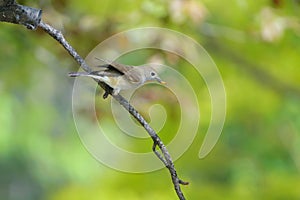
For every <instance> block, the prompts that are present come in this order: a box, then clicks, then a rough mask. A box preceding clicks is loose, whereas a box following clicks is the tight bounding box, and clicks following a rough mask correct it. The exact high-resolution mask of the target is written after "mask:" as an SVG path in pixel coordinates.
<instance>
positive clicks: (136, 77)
mask: <svg viewBox="0 0 300 200" xmlns="http://www.w3.org/2000/svg"><path fill="white" fill-rule="evenodd" d="M125 77H126V78H127V79H128V80H129V81H130V82H132V83H140V82H142V77H141V74H140V71H139V70H138V69H137V68H135V67H132V68H131V69H130V70H128V71H127V72H126V73H125Z"/></svg>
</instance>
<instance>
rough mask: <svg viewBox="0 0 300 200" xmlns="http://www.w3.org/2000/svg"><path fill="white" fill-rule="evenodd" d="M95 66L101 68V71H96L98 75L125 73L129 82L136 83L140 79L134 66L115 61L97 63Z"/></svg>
mask: <svg viewBox="0 0 300 200" xmlns="http://www.w3.org/2000/svg"><path fill="white" fill-rule="evenodd" d="M101 60H102V59H101ZM97 67H100V68H102V71H97V74H98V75H102V76H110V77H111V76H122V75H125V77H126V78H127V79H128V80H129V81H130V82H133V83H138V82H140V81H141V78H140V74H139V73H138V71H136V70H135V68H134V67H133V66H130V65H123V64H120V63H117V62H111V61H109V64H104V65H99V66H97Z"/></svg>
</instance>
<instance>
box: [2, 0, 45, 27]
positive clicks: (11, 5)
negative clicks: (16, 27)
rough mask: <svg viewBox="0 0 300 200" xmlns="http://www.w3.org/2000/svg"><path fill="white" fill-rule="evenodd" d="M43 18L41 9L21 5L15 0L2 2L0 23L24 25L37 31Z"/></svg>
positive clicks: (3, 0)
mask: <svg viewBox="0 0 300 200" xmlns="http://www.w3.org/2000/svg"><path fill="white" fill-rule="evenodd" d="M41 16H42V10H41V9H36V8H31V7H27V6H23V5H19V4H17V3H16V2H15V1H14V0H0V21H3V22H9V23H13V24H22V25H24V26H26V27H27V28H28V29H36V28H37V25H38V24H39V23H40V21H41Z"/></svg>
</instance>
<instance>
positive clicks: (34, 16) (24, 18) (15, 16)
mask: <svg viewBox="0 0 300 200" xmlns="http://www.w3.org/2000/svg"><path fill="white" fill-rule="evenodd" d="M41 13H42V11H41V10H40V9H35V8H30V7H26V6H22V5H19V4H17V3H16V2H15V1H14V0H0V21H4V22H9V23H14V24H22V25H25V26H26V27H27V28H28V29H36V28H37V27H40V28H42V29H43V30H44V31H45V32H46V33H48V34H49V35H50V36H51V37H53V38H54V39H55V40H56V41H58V42H59V43H60V44H61V45H62V46H63V47H64V48H65V49H66V50H67V52H68V53H69V54H70V55H71V56H72V57H73V58H74V59H75V60H76V62H77V63H78V64H79V65H80V67H81V68H83V70H85V71H87V72H91V71H92V70H91V68H90V67H89V66H88V65H87V64H86V63H85V61H84V59H83V58H81V56H80V55H79V54H78V53H77V52H76V51H75V49H74V48H73V47H72V46H71V45H70V44H69V43H68V42H67V41H66V39H65V38H64V36H63V34H62V33H61V32H60V31H58V30H56V29H54V28H53V27H51V26H50V25H48V24H46V23H44V22H42V21H41ZM98 84H99V85H100V86H101V87H102V88H103V89H104V91H105V93H104V95H103V98H106V97H108V95H111V96H112V97H113V98H114V99H115V100H116V101H118V102H119V103H120V104H121V105H122V106H123V107H124V108H125V109H126V110H127V111H128V112H129V113H130V114H131V115H132V116H134V117H135V118H136V119H137V120H138V121H139V123H140V124H141V125H142V126H143V127H144V128H145V130H146V131H147V132H148V133H149V135H150V136H151V138H152V140H153V142H154V144H153V146H152V150H153V152H154V153H155V155H156V156H157V157H158V158H159V159H160V160H161V161H162V162H163V163H164V165H165V166H166V167H167V168H168V170H169V172H170V174H171V177H172V182H173V185H174V188H175V191H176V193H177V196H178V197H179V199H180V200H184V199H185V197H184V195H183V193H182V191H181V188H180V184H182V185H187V184H188V182H184V181H182V180H180V179H179V178H178V176H177V173H176V170H175V166H174V163H173V161H172V158H171V156H170V154H169V152H168V150H167V148H166V147H165V145H164V144H163V142H162V141H161V139H160V138H159V136H158V135H157V134H156V132H155V131H154V130H153V129H152V128H151V127H150V126H149V124H148V123H147V122H146V120H145V119H144V118H143V117H142V116H141V115H140V114H139V113H138V111H136V110H135V109H134V108H133V106H132V105H130V104H129V102H128V101H127V100H126V99H125V98H124V97H122V96H121V95H119V94H118V95H113V94H112V88H110V87H109V86H108V85H106V84H105V83H103V82H98ZM157 146H158V147H159V149H160V150H161V153H162V154H160V153H159V152H158V151H157V150H156V147H157Z"/></svg>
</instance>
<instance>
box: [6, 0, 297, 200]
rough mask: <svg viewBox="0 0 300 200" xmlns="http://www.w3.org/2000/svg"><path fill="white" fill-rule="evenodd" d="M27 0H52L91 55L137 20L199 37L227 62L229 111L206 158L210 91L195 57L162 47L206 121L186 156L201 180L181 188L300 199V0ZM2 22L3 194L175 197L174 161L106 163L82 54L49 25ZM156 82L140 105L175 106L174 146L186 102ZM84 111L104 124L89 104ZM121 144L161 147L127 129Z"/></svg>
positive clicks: (54, 19)
mask: <svg viewBox="0 0 300 200" xmlns="http://www.w3.org/2000/svg"><path fill="white" fill-rule="evenodd" d="M20 2H21V1H20ZM21 3H22V4H24V5H28V6H34V7H41V8H42V9H43V20H44V21H46V22H48V23H50V24H52V25H53V26H54V27H56V28H58V29H60V30H62V31H63V33H64V34H65V36H66V38H67V39H68V40H69V42H70V43H71V44H72V45H73V47H74V48H75V49H76V50H78V52H79V53H80V54H81V55H82V56H85V55H87V54H88V52H89V51H91V50H92V49H93V48H94V47H95V46H96V45H97V44H98V43H99V42H101V41H103V40H105V39H106V38H108V37H110V36H111V35H113V34H115V33H118V32H120V31H124V30H127V29H130V28H137V27H146V26H155V27H156V26H158V27H164V28H169V29H173V30H177V31H179V32H181V33H184V34H186V35H189V36H190V37H192V38H193V39H194V40H196V41H197V42H199V43H200V44H202V45H203V46H204V47H205V49H206V50H207V51H208V53H209V54H210V55H211V57H212V58H213V60H214V61H215V62H216V64H217V66H218V68H219V70H220V73H221V75H222V78H223V81H224V84H225V87H226V93H227V117H226V123H225V126H224V129H223V132H222V135H221V138H220V140H219V141H218V143H217V145H216V146H215V148H214V150H213V151H212V152H211V153H210V154H209V155H208V156H207V157H205V158H204V159H202V160H199V159H198V152H199V148H200V146H201V144H202V141H203V138H204V134H205V132H206V129H207V127H208V125H209V120H210V109H211V108H210V98H209V94H208V91H207V89H206V87H205V83H204V82H203V81H202V80H201V81H199V77H196V76H192V75H191V74H193V69H190V68H189V67H187V66H188V63H186V62H184V61H182V60H176V58H174V57H172V55H167V54H161V55H162V57H163V60H164V61H165V62H166V63H172V62H173V65H176V66H180V67H178V70H179V71H180V72H181V73H182V74H184V75H187V76H189V81H190V82H191V83H193V86H194V87H195V85H196V87H197V88H196V89H195V90H197V89H198V91H199V93H198V94H197V95H198V98H199V97H200V98H199V105H200V107H201V122H200V128H199V130H198V134H197V136H196V138H195V140H194V142H193V144H192V146H191V147H190V148H189V149H188V151H187V152H186V153H185V154H184V155H183V156H182V157H181V158H180V159H179V160H177V161H176V163H175V166H176V168H177V171H178V174H179V176H180V177H181V178H182V179H183V180H187V181H189V182H190V183H191V184H190V185H189V186H183V187H182V188H183V191H184V193H185V195H186V197H187V199H299V198H300V190H299V188H300V173H299V171H300V153H299V152H300V104H299V102H300V101H299V100H300V89H299V88H300V68H299V66H298V65H299V63H300V57H299V52H300V45H299V44H300V19H299V17H300V12H299V11H300V3H299V1H296V0H289V1H288V0H286V1H285V0H277V1H275V0H273V1H271V0H264V1H246V0H229V1H226V2H224V3H222V2H220V1H212V0H203V1H200V0H186V1H180V0H175V1H169V0H154V1H150V0H140V1H136V0H123V1H108V0H102V1H92V0H85V1H79V0H73V1H69V0H64V1H57V0H52V1H40V2H38V1H34V2H32V1H22V2H21ZM0 25H1V28H0V44H1V45H0V52H1V54H0V61H1V66H0V198H1V199H12V200H17V199H49V200H60V199H72V200H77V199H78V200H81V199H91V200H92V199H130V200H134V199H163V200H166V199H176V195H175V192H174V191H173V186H172V184H171V180H170V177H169V174H168V172H167V170H166V169H163V170H159V171H156V172H152V173H146V174H129V173H128V174H127V173H122V172H118V171H115V170H112V169H109V168H108V167H106V166H104V165H102V164H99V163H98V162H97V161H96V160H95V159H94V158H93V157H92V156H91V155H90V154H89V153H88V152H87V150H86V149H85V148H84V146H83V145H82V143H81V142H80V139H79V137H78V135H77V133H76V129H75V126H74V122H73V118H72V108H71V104H72V103H71V95H72V81H73V80H71V79H69V78H68V77H67V72H68V71H70V70H76V69H77V68H78V66H77V65H76V63H75V62H74V61H73V60H72V58H71V57H70V56H69V55H68V54H67V52H66V51H65V50H64V49H63V48H62V47H61V46H60V45H59V44H58V43H57V42H56V41H54V40H53V39H52V38H50V37H49V36H48V35H46V34H45V33H44V32H42V31H40V30H37V31H30V30H26V29H25V28H24V27H22V26H17V25H12V24H6V23H1V24H0ZM155 53H156V52H155V51H149V52H147V53H143V54H142V55H141V56H136V55H135V53H131V54H130V55H128V56H127V57H125V58H124V62H125V63H127V64H139V63H143V62H145V61H146V60H147V59H148V58H149V57H151V56H153V55H155ZM137 54H138V52H137ZM143 56H144V57H143ZM100 57H101V56H100ZM174 63H175V64H174ZM151 91H153V93H155V90H154V89H153V90H152V89H151ZM157 92H158V94H156V95H154V96H151V97H147V96H146V97H145V96H144V97H143V98H144V99H146V100H145V102H146V103H145V104H142V105H141V103H139V102H138V101H137V102H135V104H136V106H137V108H138V110H140V111H141V113H143V115H144V116H145V117H146V119H150V118H149V116H148V104H149V103H151V101H155V102H159V101H160V102H159V103H161V104H163V105H164V108H165V109H166V112H167V113H168V116H169V117H170V116H171V118H168V121H167V123H166V126H165V127H164V129H163V130H162V132H161V133H160V134H161V137H162V139H163V141H164V142H165V143H166V144H167V143H168V142H170V141H171V140H172V138H173V137H174V134H175V133H176V129H177V127H178V121H179V117H180V112H179V110H178V109H177V108H178V102H176V101H172V102H169V103H168V99H167V98H165V99H163V96H164V94H161V93H159V92H161V91H159V90H158V91H157ZM167 97H168V98H169V97H170V98H174V97H172V95H171V94H169V95H168V96H167ZM99 99H100V97H99V98H98V99H97V100H99ZM98 104H99V105H98ZM98 104H97V106H96V107H97V113H98V114H99V116H98V117H99V118H101V119H105V125H106V126H108V127H111V129H113V128H114V127H115V126H116V125H115V123H114V121H113V118H112V116H111V114H110V106H109V105H110V104H109V100H105V101H104V100H99V101H98ZM174 108H175V109H174ZM83 118H86V120H87V123H94V122H93V120H92V119H91V116H89V111H84V113H83ZM174 129H175V131H174ZM111 134H113V133H111ZM114 137H116V136H114V135H111V138H114ZM116 138H119V137H116ZM116 143H117V144H118V145H120V146H122V145H124V146H126V148H128V149H130V150H132V151H138V152H148V151H149V150H150V149H151V145H152V144H151V141H150V140H146V139H145V140H143V141H141V140H139V141H134V142H130V143H126V142H124V143H123V142H122V140H120V138H119V141H117V142H116ZM122 143H123V144H122ZM135 164H138V163H135Z"/></svg>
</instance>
